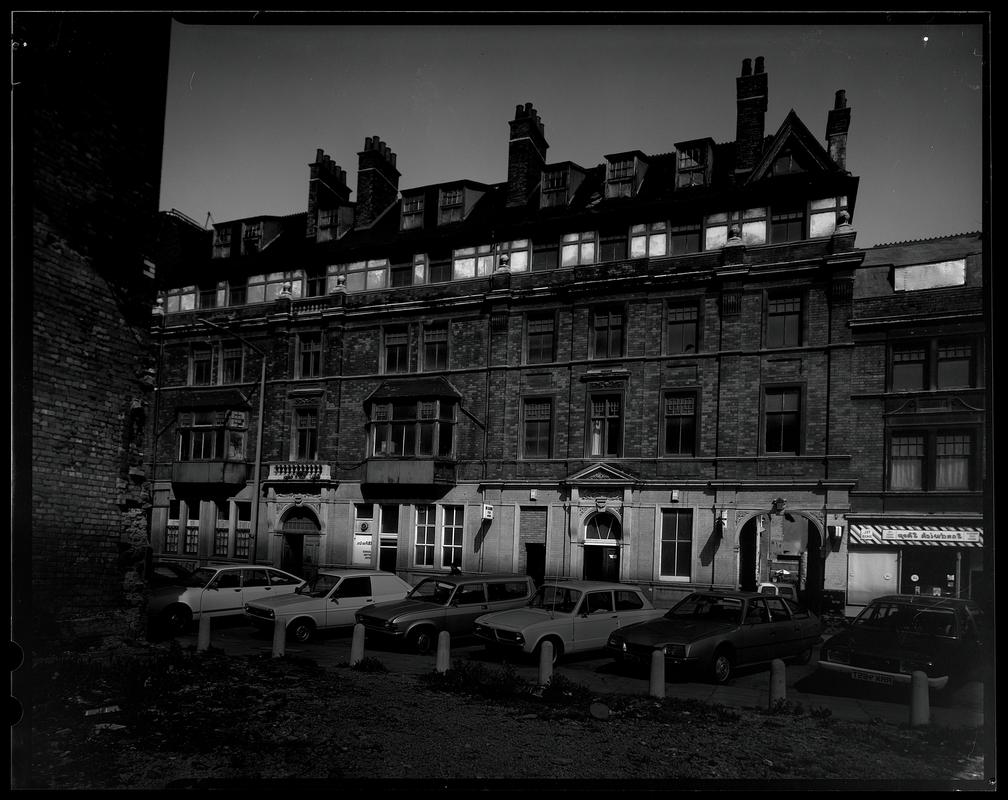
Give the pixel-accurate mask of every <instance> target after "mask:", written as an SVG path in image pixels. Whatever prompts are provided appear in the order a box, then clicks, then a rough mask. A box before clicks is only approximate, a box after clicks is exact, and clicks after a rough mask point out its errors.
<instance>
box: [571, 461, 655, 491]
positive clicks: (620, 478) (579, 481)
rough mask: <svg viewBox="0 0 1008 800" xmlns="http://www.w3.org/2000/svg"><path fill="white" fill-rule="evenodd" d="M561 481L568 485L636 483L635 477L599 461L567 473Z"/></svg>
mask: <svg viewBox="0 0 1008 800" xmlns="http://www.w3.org/2000/svg"><path fill="white" fill-rule="evenodd" d="M563 483H565V484H567V485H568V486H593V485H594V486H599V485H605V486H614V485H616V486H626V485H629V484H635V483H637V477H636V476H635V475H631V474H630V473H629V472H624V471H623V470H621V469H616V467H613V466H612V465H610V464H606V463H603V462H599V463H597V464H592V465H591V466H588V467H585V468H584V469H582V470H580V471H578V472H575V473H574V474H573V475H568V476H567V477H566V478H564V480H563Z"/></svg>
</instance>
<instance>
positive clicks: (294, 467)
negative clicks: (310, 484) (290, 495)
mask: <svg viewBox="0 0 1008 800" xmlns="http://www.w3.org/2000/svg"><path fill="white" fill-rule="evenodd" d="M331 478H332V467H331V466H330V465H329V464H323V463H321V462H318V461H281V462H277V463H273V464H270V465H269V478H268V480H271V481H328V480H331Z"/></svg>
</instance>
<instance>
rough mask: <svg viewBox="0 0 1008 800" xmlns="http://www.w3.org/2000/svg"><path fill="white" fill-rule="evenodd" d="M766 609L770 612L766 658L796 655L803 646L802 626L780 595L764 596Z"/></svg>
mask: <svg viewBox="0 0 1008 800" xmlns="http://www.w3.org/2000/svg"><path fill="white" fill-rule="evenodd" d="M766 605H767V610H768V611H769V612H770V622H769V625H770V629H769V649H768V650H767V653H766V656H765V657H766V658H768V659H773V658H789V657H790V656H794V655H798V653H800V652H801V651H802V650H804V649H805V648H804V647H803V646H802V638H801V637H802V626H801V624H800V623H799V621H798V620H796V619H793V618H792V616H791V611H790V609H789V608H788V606H787V603H785V602H784V598H783V597H781V596H779V595H778V596H773V597H767V598H766Z"/></svg>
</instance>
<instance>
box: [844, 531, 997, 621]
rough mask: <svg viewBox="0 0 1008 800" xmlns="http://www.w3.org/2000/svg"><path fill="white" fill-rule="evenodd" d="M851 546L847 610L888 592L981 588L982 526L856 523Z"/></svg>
mask: <svg viewBox="0 0 1008 800" xmlns="http://www.w3.org/2000/svg"><path fill="white" fill-rule="evenodd" d="M849 547H850V549H849V560H848V576H847V601H848V604H849V606H853V608H850V607H849V608H848V613H856V612H857V611H858V610H859V608H860V607H862V606H865V605H867V603H868V602H869V601H870V600H871V599H872V598H874V597H878V596H880V595H884V594H915V595H925V596H929V597H974V596H975V594H976V593H977V592H978V591H979V590H980V586H979V573H980V571H981V570H982V569H983V558H982V555H983V529H982V528H980V527H976V526H935V525H911V524H906V523H900V524H895V523H893V524H887V523H876V524H857V523H854V524H851V526H850V542H849Z"/></svg>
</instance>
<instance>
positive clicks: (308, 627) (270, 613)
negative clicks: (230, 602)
mask: <svg viewBox="0 0 1008 800" xmlns="http://www.w3.org/2000/svg"><path fill="white" fill-rule="evenodd" d="M411 588H412V587H411V586H410V585H409V584H408V583H406V581H404V580H403V579H402V578H400V577H398V576H397V575H393V574H392V573H391V572H380V571H378V570H365V569H324V570H321V571H320V572H319V573H318V575H316V576H315V577H314V578H312V579H311V580H310V581H309V582H308V583H307V584H306V585H305V586H302V587H301V588H300V589H298V590H297V591H296V592H295V593H294V594H291V595H285V596H283V597H272V598H269V599H265V600H257V601H254V602H251V603H246V604H245V618H246V619H248V621H249V622H251V623H252V624H253V625H255V626H256V627H258V628H269V629H270V630H272V629H273V626H274V625H275V623H276V619H277V617H280V618H282V619H284V620H286V623H285V624H286V627H287V635H288V636H289V637H290V638H291V639H294V640H295V641H298V642H307V641H309V640H310V639H311V638H312V636H313V635H314V634H315V631H319V630H327V629H330V628H342V627H346V626H349V625H353V624H354V615H355V614H356V613H357V612H358V611H360V610H361V609H362V608H363V607H364V606H366V605H370V604H371V603H389V602H393V601H395V600H401V599H402V598H404V597H405V596H406V593H407V592H409V590H410V589H411Z"/></svg>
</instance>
